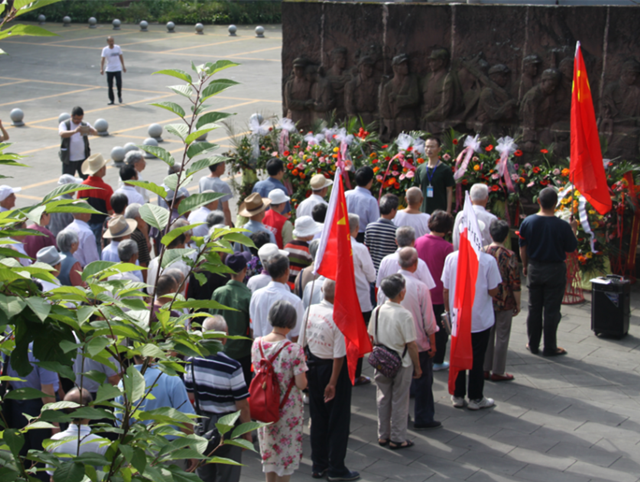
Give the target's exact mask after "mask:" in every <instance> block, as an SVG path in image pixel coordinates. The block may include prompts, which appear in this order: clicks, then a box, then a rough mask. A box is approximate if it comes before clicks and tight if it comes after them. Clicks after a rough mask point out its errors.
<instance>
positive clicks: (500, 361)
mask: <svg viewBox="0 0 640 482" xmlns="http://www.w3.org/2000/svg"><path fill="white" fill-rule="evenodd" d="M495 319H496V322H495V324H494V325H493V326H492V327H491V334H490V335H489V344H488V345H487V352H486V354H485V356H484V371H485V372H493V373H495V374H496V375H504V373H505V370H506V366H507V350H508V349H509V337H510V336H511V320H512V319H513V310H505V311H496V312H495Z"/></svg>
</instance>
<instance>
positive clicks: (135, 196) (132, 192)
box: [113, 184, 147, 206]
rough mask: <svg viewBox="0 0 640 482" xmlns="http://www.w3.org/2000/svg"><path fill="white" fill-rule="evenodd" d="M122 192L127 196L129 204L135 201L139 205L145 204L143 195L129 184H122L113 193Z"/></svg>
mask: <svg viewBox="0 0 640 482" xmlns="http://www.w3.org/2000/svg"><path fill="white" fill-rule="evenodd" d="M117 193H122V194H124V195H125V196H127V199H128V200H129V204H133V203H137V204H140V205H141V206H142V205H143V204H145V203H146V202H147V201H146V199H145V197H144V196H143V195H142V194H140V193H139V192H138V190H137V189H136V188H135V187H134V186H130V185H128V184H123V185H122V186H120V187H119V188H118V189H116V191H115V192H114V193H113V194H117Z"/></svg>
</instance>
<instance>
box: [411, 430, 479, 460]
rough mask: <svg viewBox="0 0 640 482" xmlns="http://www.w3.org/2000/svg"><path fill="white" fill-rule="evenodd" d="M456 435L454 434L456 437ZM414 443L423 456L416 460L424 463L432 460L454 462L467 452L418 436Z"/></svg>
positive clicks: (463, 449)
mask: <svg viewBox="0 0 640 482" xmlns="http://www.w3.org/2000/svg"><path fill="white" fill-rule="evenodd" d="M457 435H458V434H456V436H457ZM413 441H414V443H415V444H416V445H417V446H418V448H419V449H420V450H421V451H422V452H423V453H424V454H425V455H423V456H422V457H420V458H418V459H417V460H423V459H424V462H425V463H427V462H431V461H434V460H456V459H459V458H460V457H461V456H463V455H464V454H466V453H467V452H468V450H467V449H465V448H462V447H457V446H455V445H450V444H447V443H443V442H440V441H438V440H432V439H429V438H426V437H424V438H423V437H421V434H419V435H418V436H417V437H416V438H415V439H414V440H413Z"/></svg>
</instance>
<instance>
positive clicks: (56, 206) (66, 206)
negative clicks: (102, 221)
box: [47, 198, 104, 214]
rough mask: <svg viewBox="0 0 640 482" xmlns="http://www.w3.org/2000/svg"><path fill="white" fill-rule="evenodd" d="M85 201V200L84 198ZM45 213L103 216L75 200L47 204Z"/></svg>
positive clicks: (87, 205) (88, 205)
mask: <svg viewBox="0 0 640 482" xmlns="http://www.w3.org/2000/svg"><path fill="white" fill-rule="evenodd" d="M85 199H86V198H85ZM47 212H48V213H49V214H51V213H88V214H104V213H101V212H100V211H98V210H97V209H95V208H93V207H92V206H91V205H90V204H89V203H87V202H84V201H78V200H75V199H59V200H56V201H50V202H48V203H47Z"/></svg>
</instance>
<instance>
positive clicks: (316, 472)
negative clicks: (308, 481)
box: [311, 469, 329, 479]
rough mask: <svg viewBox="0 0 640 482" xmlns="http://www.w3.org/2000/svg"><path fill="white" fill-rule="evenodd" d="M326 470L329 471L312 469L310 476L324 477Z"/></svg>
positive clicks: (315, 477)
mask: <svg viewBox="0 0 640 482" xmlns="http://www.w3.org/2000/svg"><path fill="white" fill-rule="evenodd" d="M327 472H329V469H323V470H314V471H313V472H311V477H313V478H314V479H324V478H325V477H326V476H327Z"/></svg>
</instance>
